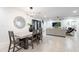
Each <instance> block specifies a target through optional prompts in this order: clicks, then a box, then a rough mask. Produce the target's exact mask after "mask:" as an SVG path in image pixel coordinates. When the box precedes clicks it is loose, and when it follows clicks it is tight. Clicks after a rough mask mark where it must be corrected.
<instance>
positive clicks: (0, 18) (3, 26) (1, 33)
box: [0, 7, 32, 49]
mask: <svg viewBox="0 0 79 59" xmlns="http://www.w3.org/2000/svg"><path fill="white" fill-rule="evenodd" d="M16 16H22V17H24V18H25V21H26V26H25V28H23V29H18V28H16V27H14V24H13V20H14V18H15V17H16ZM31 20H32V18H30V17H29V16H26V12H24V11H22V10H20V9H18V8H8V7H7V8H0V49H1V48H3V46H4V45H6V44H7V43H9V38H8V30H13V31H14V32H15V34H19V35H27V34H29V33H30V32H29V31H28V27H29V26H28V24H27V23H31Z"/></svg>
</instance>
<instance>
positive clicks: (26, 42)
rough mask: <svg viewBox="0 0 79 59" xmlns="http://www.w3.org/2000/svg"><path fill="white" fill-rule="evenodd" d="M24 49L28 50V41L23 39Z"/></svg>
mask: <svg viewBox="0 0 79 59" xmlns="http://www.w3.org/2000/svg"><path fill="white" fill-rule="evenodd" d="M24 49H28V39H26V38H24Z"/></svg>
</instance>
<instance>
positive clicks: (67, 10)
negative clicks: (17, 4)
mask: <svg viewBox="0 0 79 59" xmlns="http://www.w3.org/2000/svg"><path fill="white" fill-rule="evenodd" d="M21 9H23V10H24V11H26V12H27V9H28V8H21ZM29 10H30V9H29ZM30 11H31V10H30ZM33 11H34V12H37V14H38V15H37V16H34V17H35V18H40V17H42V18H47V19H54V18H56V17H57V16H59V17H60V18H62V17H74V16H79V7H34V8H33ZM73 11H74V12H75V11H76V13H73Z"/></svg>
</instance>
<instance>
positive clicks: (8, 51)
mask: <svg viewBox="0 0 79 59" xmlns="http://www.w3.org/2000/svg"><path fill="white" fill-rule="evenodd" d="M10 48H11V42H10V44H9V48H8V52H10Z"/></svg>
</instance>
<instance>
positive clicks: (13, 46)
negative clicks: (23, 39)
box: [13, 44, 15, 52]
mask: <svg viewBox="0 0 79 59" xmlns="http://www.w3.org/2000/svg"><path fill="white" fill-rule="evenodd" d="M13 52H15V44H14V46H13Z"/></svg>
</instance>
